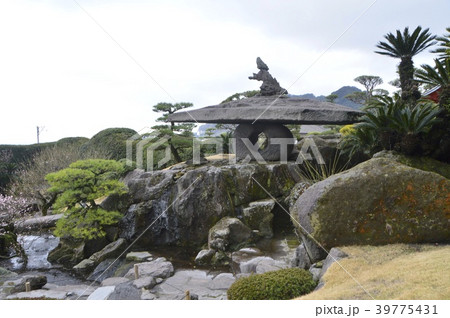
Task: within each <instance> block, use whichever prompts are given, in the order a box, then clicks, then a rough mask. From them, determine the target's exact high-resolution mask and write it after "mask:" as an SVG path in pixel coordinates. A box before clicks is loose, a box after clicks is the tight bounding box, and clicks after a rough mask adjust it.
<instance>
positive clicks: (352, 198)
mask: <svg viewBox="0 0 450 318" xmlns="http://www.w3.org/2000/svg"><path fill="white" fill-rule="evenodd" d="M449 200H450V180H448V179H446V178H444V177H443V176H441V175H439V174H436V173H433V172H427V171H423V170H419V169H415V168H412V167H409V166H406V165H403V164H401V163H399V162H396V161H394V160H390V159H386V158H373V159H370V160H368V161H366V162H364V163H362V164H359V165H358V166H356V167H354V168H352V169H350V170H347V171H345V172H342V173H339V174H336V175H333V176H331V177H330V178H327V179H325V180H323V181H321V182H318V183H316V184H314V185H313V186H311V187H310V188H308V189H307V190H306V191H305V192H304V193H303V194H302V195H301V196H300V197H299V199H298V200H297V201H296V203H295V205H294V206H293V208H292V209H291V215H292V217H293V218H294V219H295V220H297V222H298V223H299V224H300V225H301V226H298V229H299V231H301V232H302V233H303V235H304V241H305V243H306V244H305V246H306V248H307V250H308V254H309V255H310V256H311V255H312V254H314V250H315V251H316V252H317V251H318V250H319V249H318V248H317V245H315V244H313V242H311V241H310V240H308V239H307V236H306V235H305V234H306V233H305V232H308V233H309V234H311V235H312V237H314V238H315V239H316V240H317V241H318V242H320V244H321V245H322V246H323V247H325V248H326V249H330V248H332V247H335V246H344V245H362V244H370V245H381V244H392V243H436V242H442V243H448V242H450V227H449V220H450V201H449Z"/></svg>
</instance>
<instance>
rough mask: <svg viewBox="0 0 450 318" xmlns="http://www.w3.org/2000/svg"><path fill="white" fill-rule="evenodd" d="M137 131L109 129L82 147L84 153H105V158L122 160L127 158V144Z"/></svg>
mask: <svg viewBox="0 0 450 318" xmlns="http://www.w3.org/2000/svg"><path fill="white" fill-rule="evenodd" d="M135 134H136V131H135V130H133V129H129V128H108V129H104V130H102V131H100V132H99V133H97V134H96V135H95V136H94V137H92V138H91V140H89V141H88V142H87V143H85V144H84V145H83V146H82V147H81V151H82V152H87V153H89V152H91V151H94V150H95V151H96V152H99V153H104V156H103V158H108V159H114V160H120V159H123V158H126V155H127V148H126V142H127V140H128V139H129V138H131V137H133V136H134V135H135Z"/></svg>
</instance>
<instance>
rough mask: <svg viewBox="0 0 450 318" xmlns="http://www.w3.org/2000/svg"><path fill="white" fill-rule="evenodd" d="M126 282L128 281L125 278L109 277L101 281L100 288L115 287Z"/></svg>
mask: <svg viewBox="0 0 450 318" xmlns="http://www.w3.org/2000/svg"><path fill="white" fill-rule="evenodd" d="M128 281H129V279H128V278H125V277H110V278H107V279H105V280H103V281H102V286H116V285H120V284H122V283H126V282H128Z"/></svg>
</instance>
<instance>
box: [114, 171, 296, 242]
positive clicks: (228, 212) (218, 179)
mask: <svg viewBox="0 0 450 318" xmlns="http://www.w3.org/2000/svg"><path fill="white" fill-rule="evenodd" d="M301 180H302V179H301V173H300V169H299V166H298V165H297V164H295V163H289V164H272V165H259V164H232V165H225V166H220V167H216V166H209V165H208V166H202V167H198V168H195V169H194V168H184V169H182V170H176V169H173V170H172V169H169V170H163V171H154V172H144V171H141V170H135V171H133V172H131V173H130V174H129V176H127V177H126V178H125V179H124V182H125V183H126V184H127V186H128V188H129V197H130V200H131V206H130V207H129V208H128V211H126V212H125V215H124V217H123V219H122V221H121V224H120V227H121V229H122V232H121V237H124V238H126V239H128V240H134V239H136V238H137V237H138V236H139V235H140V234H141V233H142V232H144V230H145V234H144V235H142V236H141V237H140V239H139V240H138V241H137V244H138V245H140V246H141V247H148V246H151V245H169V244H171V245H179V246H191V247H196V248H198V247H201V246H202V245H203V244H205V243H206V241H207V239H208V231H209V229H210V228H211V227H212V226H213V225H214V224H216V223H217V222H218V221H219V220H220V219H222V218H223V217H227V216H229V217H235V216H238V214H239V213H241V211H242V209H243V208H245V207H247V206H248V204H249V203H250V202H254V201H258V200H263V199H267V198H269V197H270V196H269V194H268V193H270V194H271V195H272V196H273V197H275V198H282V197H285V196H287V195H288V194H289V191H290V189H291V188H292V187H293V186H294V185H295V184H296V183H298V182H300V181H301ZM266 191H267V192H266ZM150 224H151V227H150V228H148V227H149V226H150Z"/></svg>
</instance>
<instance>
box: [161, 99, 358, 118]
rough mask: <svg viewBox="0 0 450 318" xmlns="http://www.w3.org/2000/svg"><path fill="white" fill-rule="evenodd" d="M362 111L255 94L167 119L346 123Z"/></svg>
mask: <svg viewBox="0 0 450 318" xmlns="http://www.w3.org/2000/svg"><path fill="white" fill-rule="evenodd" d="M362 114H363V112H362V111H360V110H357V109H353V108H350V107H346V106H342V105H337V104H333V103H328V102H321V101H317V100H311V99H305V98H298V97H289V96H281V97H279V98H278V96H255V97H250V98H244V99H240V100H235V101H231V102H228V103H224V104H219V105H214V106H208V107H204V108H200V109H194V110H190V111H183V112H176V113H174V114H171V115H170V116H169V117H168V119H167V121H168V122H199V123H224V124H227V123H228V124H242V123H252V122H254V121H255V120H256V119H258V122H271V123H279V124H305V125H324V124H334V125H346V124H352V123H355V122H358V121H360V120H359V117H360V116H361V115H362Z"/></svg>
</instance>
